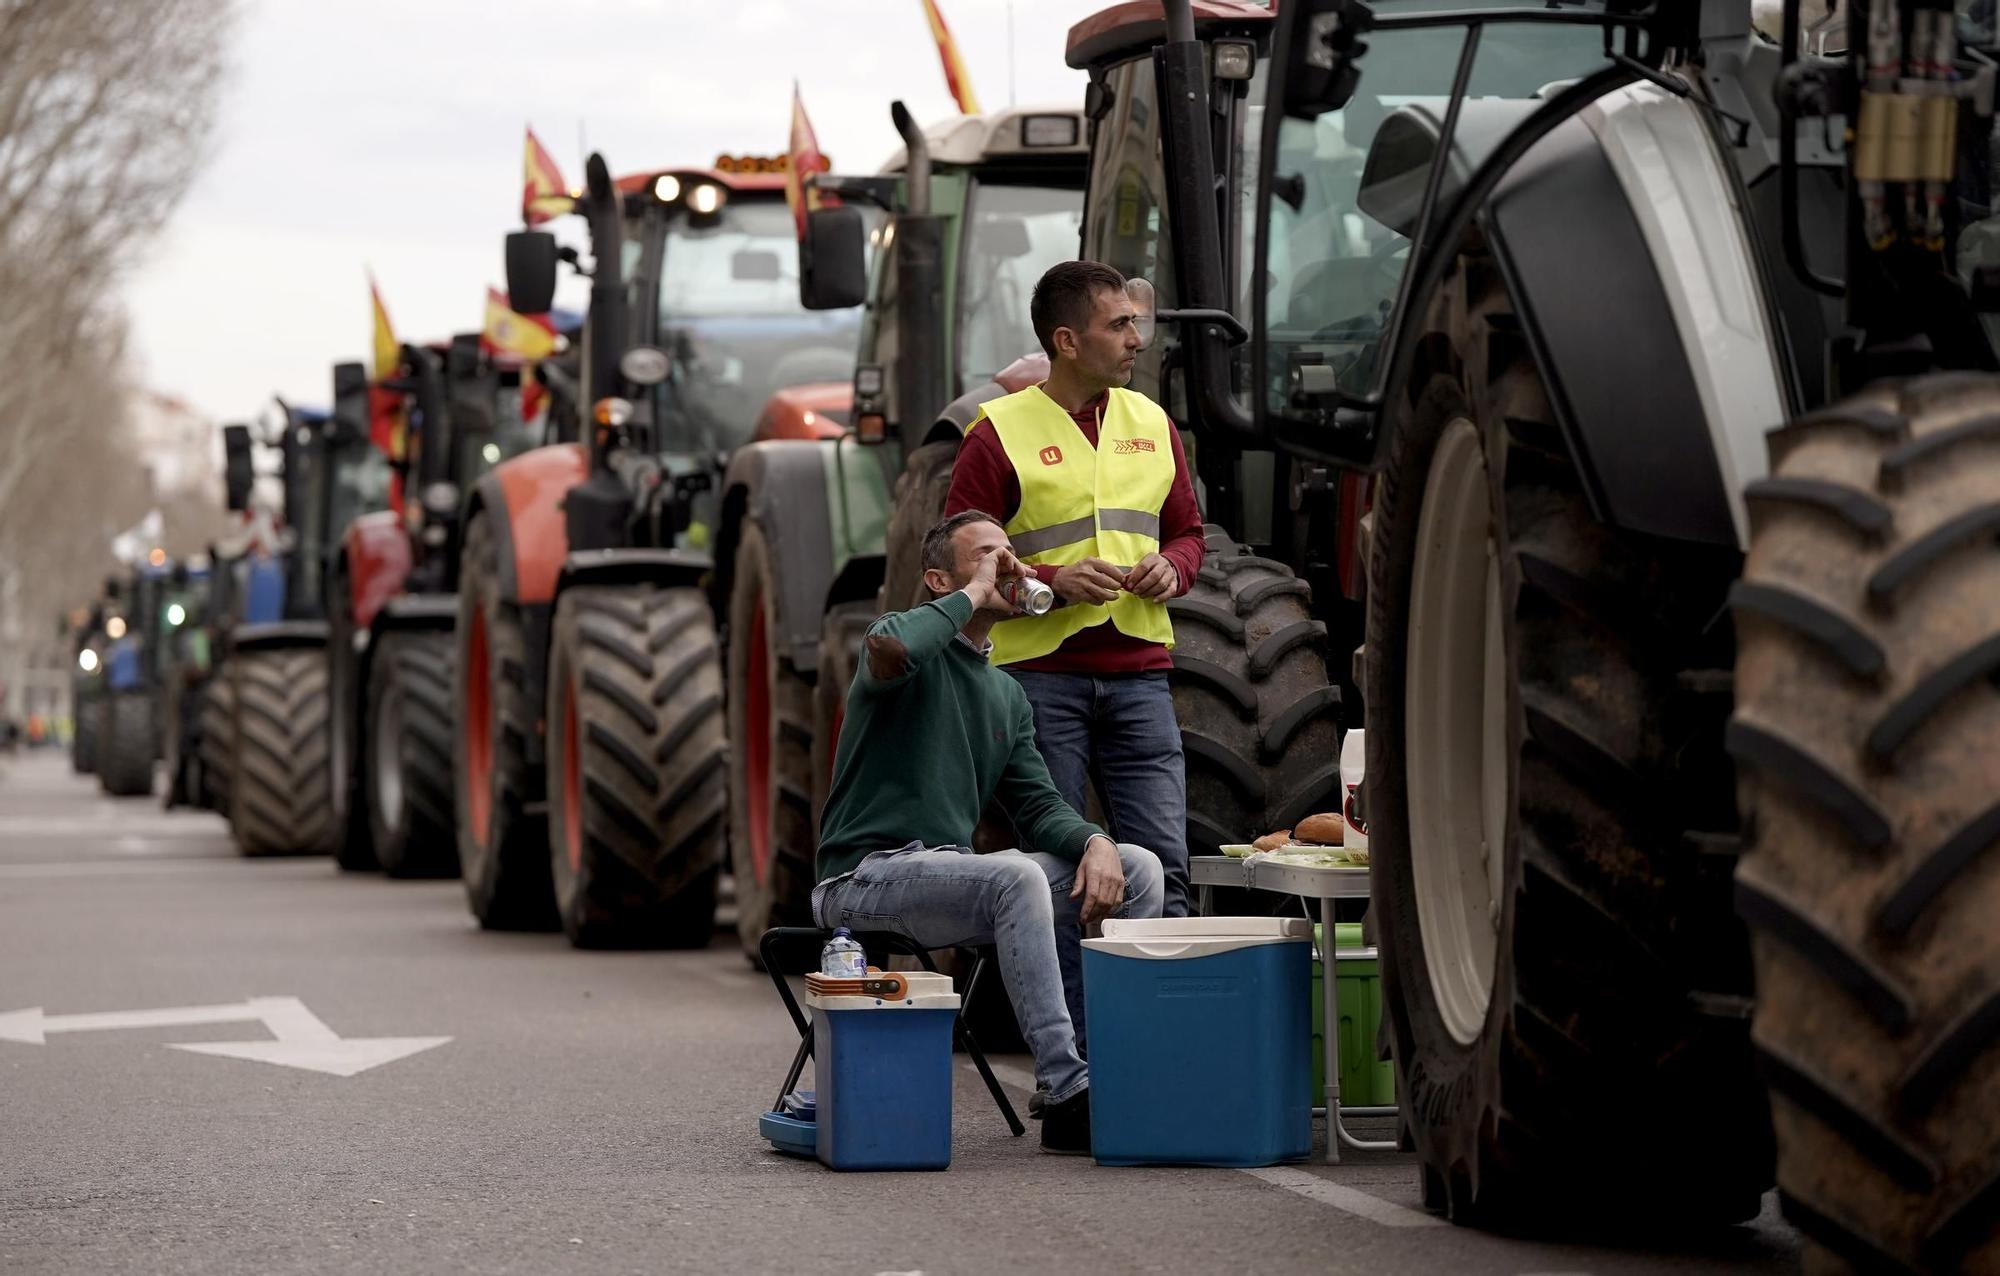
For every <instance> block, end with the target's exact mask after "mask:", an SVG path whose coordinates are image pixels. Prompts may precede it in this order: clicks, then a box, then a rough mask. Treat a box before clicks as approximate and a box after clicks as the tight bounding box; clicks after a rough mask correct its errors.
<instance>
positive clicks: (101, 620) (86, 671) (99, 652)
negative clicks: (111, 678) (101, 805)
mask: <svg viewBox="0 0 2000 1276" xmlns="http://www.w3.org/2000/svg"><path fill="white" fill-rule="evenodd" d="M116 589H117V580H116V578H115V577H112V578H109V579H107V580H106V581H105V583H104V588H103V590H102V591H101V592H100V593H99V595H98V597H97V598H96V599H94V600H93V601H92V602H91V604H90V605H89V606H88V607H87V608H83V609H81V611H80V614H79V615H78V617H77V618H76V622H75V624H74V625H73V626H72V627H71V645H72V646H73V647H74V648H75V651H76V668H75V669H74V670H72V671H71V673H70V684H69V713H70V745H69V761H70V769H71V770H73V771H75V772H76V774H78V775H95V774H97V718H98V712H99V710H98V702H99V701H100V700H101V699H102V698H103V696H104V654H105V652H107V651H108V650H110V647H111V639H110V636H109V635H108V634H107V633H105V630H104V624H105V621H106V620H107V619H108V618H109V615H110V612H111V610H112V608H113V607H114V605H115V604H113V602H112V595H113V593H114V592H115V591H116ZM121 623H122V622H121Z"/></svg>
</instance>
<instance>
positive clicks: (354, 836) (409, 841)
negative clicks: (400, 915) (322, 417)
mask: <svg viewBox="0 0 2000 1276" xmlns="http://www.w3.org/2000/svg"><path fill="white" fill-rule="evenodd" d="M355 371H358V365H349V368H348V372H347V375H348V376H349V378H350V379H351V377H352V375H353V373H354V372H355ZM342 384H343V383H341V382H340V381H339V378H338V376H337V377H336V390H337V392H338V390H339V389H340V388H341V386H342ZM384 391H386V392H388V393H391V394H394V395H397V396H399V398H400V400H401V403H400V408H401V412H402V415H403V417H404V420H405V421H406V422H407V425H406V430H405V439H406V447H405V449H404V451H405V455H404V456H403V458H402V459H401V461H399V462H397V467H398V474H399V477H400V478H401V488H402V491H403V492H404V494H405V495H404V499H403V501H402V508H401V510H400V511H398V510H395V509H389V508H384V509H379V510H371V511H368V512H365V513H362V514H359V515H357V516H356V517H354V518H352V519H350V520H348V521H347V522H346V524H345V527H344V529H342V530H341V531H340V532H339V535H338V546H337V548H336V549H335V551H334V560H333V569H332V575H331V578H330V594H329V604H328V619H329V623H330V626H331V630H332V639H331V641H330V642H329V644H328V647H327V654H328V659H329V679H330V682H331V685H332V686H333V688H334V698H333V703H334V715H333V720H332V721H333V732H334V744H333V749H334V756H335V758H336V759H337V762H336V777H337V778H336V790H337V793H338V794H339V803H340V811H341V815H342V818H343V819H344V820H345V822H346V824H347V827H346V829H345V830H344V832H343V834H342V837H341V839H340V847H339V849H338V850H337V851H336V854H335V858H336V860H337V861H338V862H339V863H340V865H341V867H343V868H349V869H362V868H373V867H377V866H379V867H380V868H381V869H382V870H383V871H384V872H385V873H387V874H388V875H389V876H391V877H437V876H447V877H448V876H451V875H453V874H455V873H456V872H457V871H458V847H457V843H456V834H455V832H454V829H453V818H452V778H451V752H452V736H453V726H452V716H451V714H452V699H451V697H452V681H453V678H452V662H453V661H454V660H455V659H456V657H457V641H456V638H455V636H454V635H453V632H452V626H453V624H454V622H455V621H456V620H457V616H458V600H457V598H456V597H455V595H456V593H457V590H458V568H459V550H460V541H461V539H462V532H463V508H464V506H465V503H466V500H465V494H466V493H467V492H469V491H470V490H471V488H472V485H473V484H474V483H475V482H476V481H477V480H478V478H479V477H480V476H481V475H483V474H484V473H486V472H487V471H488V470H489V469H491V468H492V467H493V466H494V465H495V464H497V463H499V462H500V461H502V460H504V459H505V458H506V457H510V456H514V455H516V454H518V453H520V452H522V451H524V450H526V448H527V447H528V446H530V445H531V444H532V443H533V442H534V441H535V440H534V439H533V438H532V437H531V436H530V431H529V427H528V424H527V423H526V422H525V421H523V420H522V419H521V403H522V393H521V370H520V368H519V367H518V366H503V361H500V360H496V359H495V358H494V357H493V356H491V355H489V354H487V353H485V352H483V351H482V350H481V347H480V334H478V333H476V332H475V333H460V334H458V335H457V336H455V337H453V338H452V339H451V341H450V342H449V343H448V344H445V345H440V346H417V345H404V346H403V347H402V348H401V352H400V362H399V364H398V366H397V368H396V369H394V370H393V371H392V372H391V374H390V375H389V376H388V377H386V378H384V380H383V382H382V383H381V385H379V386H378V387H377V393H381V392H384ZM350 397H352V398H354V407H355V408H356V409H359V408H360V406H361V401H360V399H359V397H355V396H352V395H350Z"/></svg>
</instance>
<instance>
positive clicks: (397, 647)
mask: <svg viewBox="0 0 2000 1276" xmlns="http://www.w3.org/2000/svg"><path fill="white" fill-rule="evenodd" d="M457 659H458V638H457V636H456V635H454V634H453V633H451V632H450V631H449V630H434V631H430V630H426V631H414V632H395V631H392V632H389V633H387V634H384V635H383V636H382V637H381V638H380V639H379V640H378V641H377V643H376V647H375V651H374V654H373V656H372V658H371V659H370V660H369V662H368V683H369V686H368V718H367V726H366V730H365V731H364V732H363V734H362V737H361V738H362V740H363V742H364V743H363V747H362V753H363V755H364V763H363V765H364V767H365V768H366V770H365V771H364V774H363V781H364V785H365V786H366V796H367V798H368V819H369V820H370V821H371V826H370V829H369V840H370V843H371V844H372V845H373V847H374V849H375V858H376V861H377V862H378V863H379V864H380V865H381V867H382V871H383V872H384V873H387V874H388V875H389V876H390V877H399V878H400V877H451V876H453V875H455V874H456V873H457V872H458V840H457V830H456V829H455V827H454V823H455V816H454V812H453V808H452V771H451V751H452V740H453V736H454V734H455V731H454V728H453V718H452V700H451V697H452V688H453V685H454V684H455V682H456V674H455V672H454V670H453V668H452V666H453V664H454V662H456V660H457ZM390 696H395V697H397V698H399V699H400V701H401V704H400V713H401V719H400V721H401V725H402V736H401V739H400V741H399V742H398V746H397V756H396V759H395V765H396V766H397V767H398V768H399V769H400V770H401V772H402V790H403V810H402V811H401V812H400V813H399V816H400V818H399V819H398V820H397V822H396V823H394V824H390V823H388V822H387V821H386V819H385V817H386V816H387V815H388V813H387V812H385V811H383V810H382V809H381V803H380V800H379V798H378V797H377V796H376V794H375V793H374V792H373V786H374V775H375V767H376V766H377V765H379V762H380V760H379V759H375V758H372V757H368V756H367V754H368V751H369V750H370V749H372V748H373V747H374V741H375V738H376V733H375V730H374V717H375V714H376V713H378V712H379V711H380V707H379V705H380V701H381V700H383V699H386V698H387V697H390Z"/></svg>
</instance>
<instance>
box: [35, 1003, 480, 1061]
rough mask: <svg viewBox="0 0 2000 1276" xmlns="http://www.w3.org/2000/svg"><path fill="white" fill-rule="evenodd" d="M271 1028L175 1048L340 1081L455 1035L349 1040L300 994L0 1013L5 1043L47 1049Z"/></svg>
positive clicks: (443, 1041)
mask: <svg viewBox="0 0 2000 1276" xmlns="http://www.w3.org/2000/svg"><path fill="white" fill-rule="evenodd" d="M257 1022H261V1023H262V1024H263V1025H264V1026H265V1027H266V1028H269V1029H270V1030H271V1035H272V1036H273V1037H274V1038H275V1040H271V1041H197V1042H187V1043H172V1048H173V1049H175V1050H187V1051H191V1052H193V1053H195V1054H211V1055H222V1056H225V1057H228V1058H232V1059H249V1060H252V1061H253V1062H257V1063H275V1064H277V1065H278V1066H280V1067H285V1068H304V1069H306V1070H308V1071H310V1072H325V1073H330V1074H331V1075H333V1076H336V1077H351V1076H353V1075H354V1074H355V1073H357V1072H366V1071H367V1070H368V1069H370V1068H374V1067H379V1066H381V1065H382V1064H385V1063H393V1062H394V1061H396V1060H397V1059H401V1058H404V1057H405V1056H408V1055H413V1054H416V1053H418V1052H420V1051H424V1050H429V1049H430V1048H432V1047H433V1046H441V1045H443V1044H444V1043H445V1042H447V1041H450V1040H451V1038H450V1037H347V1038H343V1037H341V1036H340V1035H339V1034H337V1033H336V1032H334V1030H333V1029H331V1028H329V1027H327V1026H326V1024H324V1023H323V1022H321V1021H320V1018H319V1016H318V1015H315V1014H314V1013H313V1012H312V1011H310V1010H308V1009H306V1004H305V1003H304V1002H303V1001H300V1000H299V999H298V998H297V997H252V998H250V999H249V1000H247V1001H240V1002H236V1003H233V1004H229V1005H221V1006H177V1007H173V1008H170V1009H165V1010H109V1011H101V1012H99V1013H96V1014H84V1015H45V1014H43V1013H42V1008H41V1007H40V1006H36V1007H34V1008H32V1009H29V1010H15V1011H10V1012H8V1013H6V1014H0V1041H20V1042H26V1043H28V1044H30V1045H38V1046H39V1045H44V1044H46V1043H47V1040H48V1034H49V1033H52V1032H94V1031H101V1030H105V1029H112V1028H179V1027H187V1026H190V1025H193V1024H204V1023H257Z"/></svg>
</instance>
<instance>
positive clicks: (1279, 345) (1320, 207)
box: [1262, 22, 1604, 413]
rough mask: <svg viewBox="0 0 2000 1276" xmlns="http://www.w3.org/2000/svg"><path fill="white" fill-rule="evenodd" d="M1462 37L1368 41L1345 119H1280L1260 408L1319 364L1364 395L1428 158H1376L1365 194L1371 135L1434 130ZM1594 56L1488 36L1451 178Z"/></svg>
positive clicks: (1592, 38)
mask: <svg viewBox="0 0 2000 1276" xmlns="http://www.w3.org/2000/svg"><path fill="white" fill-rule="evenodd" d="M1464 39H1465V30H1464V29H1463V28H1460V27H1434V28H1418V29H1412V30H1402V31H1387V30H1385V31H1378V32H1376V33H1374V34H1373V35H1371V36H1370V38H1369V49H1368V52H1367V54H1366V55H1365V56H1364V58H1363V59H1362V63H1361V84H1360V88H1359V90H1358V91H1357V92H1356V93H1355V95H1354V97H1353V98H1352V99H1351V100H1350V101H1349V103H1348V104H1347V106H1346V107H1345V108H1344V109H1342V110H1339V111H1333V112H1329V113H1328V114H1326V115H1322V116H1320V117H1319V118H1318V119H1317V120H1314V121H1305V120H1296V119H1291V118H1286V119H1284V120H1283V121H1281V122H1280V124H1279V126H1278V138H1277V152H1276V156H1275V158H1274V161H1273V171H1272V174H1271V176H1270V181H1269V190H1270V198H1269V199H1268V201H1267V202H1266V204H1265V211H1264V219H1265V220H1264V225H1263V227H1262V233H1263V236H1264V240H1265V243H1264V252H1265V257H1264V277H1263V280H1262V286H1263V288H1264V297H1263V301H1264V325H1265V332H1266V334H1267V337H1266V352H1265V366H1264V378H1263V380H1264V387H1265V396H1266V403H1267V405H1268V406H1269V407H1270V408H1271V410H1273V411H1275V412H1280V413H1283V412H1286V411H1287V410H1288V408H1289V407H1290V389H1291V387H1290V381H1291V375H1292V371H1293V369H1294V368H1295V367H1297V366H1299V365H1319V364H1324V365H1331V367H1332V368H1333V370H1334V379H1335V383H1336V384H1337V385H1338V387H1339V388H1340V389H1341V390H1342V391H1343V392H1347V393H1352V394H1363V393H1366V392H1367V391H1368V390H1369V388H1370V387H1371V386H1372V384H1373V381H1374V377H1375V373H1376V363H1377V358H1378V356H1379V354H1380V353H1381V350H1380V343H1381V338H1382V334H1383V332H1384V331H1385V329H1386V328H1387V325H1388V320H1389V312H1390V309H1391V307H1393V305H1394V304H1395V300H1396V293H1397V290H1398V289H1399V287H1400V286H1401V283H1402V279H1403V271H1404V268H1405V266H1406V265H1407V263H1408V257H1409V239H1408V238H1407V236H1408V233H1409V231H1410V229H1411V226H1410V224H1409V221H1410V220H1411V219H1413V218H1414V216H1415V213H1416V205H1418V204H1419V203H1420V202H1421V197H1422V191H1423V186H1424V183H1425V180H1426V178H1427V176H1428V173H1429V156H1430V155H1431V154H1433V153H1434V148H1432V147H1429V146H1428V144H1423V143H1419V144H1418V145H1417V148H1416V157H1417V162H1416V163H1415V165H1414V166H1409V165H1404V166H1400V167H1399V166H1396V165H1393V164H1387V163H1384V162H1383V161H1384V159H1385V158H1393V153H1391V154H1389V155H1385V156H1378V157H1377V164H1376V169H1375V171H1374V172H1373V173H1371V176H1370V181H1369V183H1368V185H1366V186H1365V187H1364V184H1363V174H1364V172H1368V171H1369V167H1368V166H1369V160H1370V152H1371V148H1373V147H1374V146H1375V143H1376V139H1377V136H1378V134H1383V135H1384V136H1385V137H1386V138H1388V139H1391V140H1392V141H1393V140H1396V139H1401V140H1403V141H1404V142H1405V143H1406V144H1407V143H1408V140H1409V139H1411V138H1413V137H1414V138H1421V137H1423V136H1425V129H1426V128H1432V129H1434V128H1435V127H1436V126H1437V125H1438V124H1439V123H1441V121H1442V120H1443V118H1444V114H1445V111H1446V109H1447V108H1448V107H1449V105H1450V94H1451V86H1452V80H1453V76H1454V73H1455V71H1456V69H1457V62H1458V57H1459V51H1460V49H1461V48H1462V46H1463V42H1464ZM1603 60H1604V53H1603V36H1602V34H1601V33H1600V32H1598V31H1596V30H1593V29H1591V28H1588V27H1583V26H1568V25H1555V24H1547V23H1531V22H1523V23H1495V24H1493V25H1490V26H1488V27H1487V28H1486V31H1485V35H1484V36H1483V37H1482V39H1481V42H1480V46H1479V53H1478V58H1477V61H1476V62H1475V64H1474V66H1473V71H1472V79H1471V82H1470V85H1469V92H1468V96H1467V100H1466V103H1465V105H1464V107H1463V108H1462V112H1461V117H1460V125H1459V140H1458V144H1457V145H1456V146H1455V147H1453V148H1452V149H1453V166H1454V172H1455V173H1456V175H1457V176H1459V177H1460V178H1463V177H1464V176H1466V175H1469V174H1470V173H1471V171H1472V170H1473V169H1474V168H1475V167H1476V166H1477V165H1478V163H1479V160H1480V159H1481V158H1483V156H1484V154H1485V153H1486V152H1487V151H1488V150H1489V149H1490V147H1491V146H1492V145H1494V144H1495V143H1497V142H1498V141H1499V139H1500V138H1501V137H1503V136H1504V135H1505V133H1506V132H1507V130H1508V129H1509V128H1510V127H1511V126H1512V124H1513V123H1515V122H1517V121H1518V120H1519V119H1521V118H1524V117H1525V116H1526V115H1527V114H1528V113H1529V112H1530V111H1531V110H1532V109H1533V108H1534V106H1535V105H1536V101H1537V99H1538V98H1539V97H1541V96H1544V95H1545V94H1546V91H1548V90H1549V89H1550V88H1551V86H1559V85H1560V84H1561V83H1562V82H1565V81H1568V80H1572V79H1576V78H1578V77H1580V76H1583V75H1587V74H1589V73H1590V72H1592V71H1594V70H1596V69H1597V68H1598V67H1599V66H1600V65H1602V63H1603ZM1392 119H1393V120H1394V121H1395V124H1394V125H1393V126H1392V127H1391V128H1390V129H1389V130H1388V131H1387V133H1386V134H1384V124H1385V122H1386V121H1390V120H1392ZM1386 145H1388V143H1385V146H1386ZM1384 174H1387V176H1386V177H1385V176H1384Z"/></svg>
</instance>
